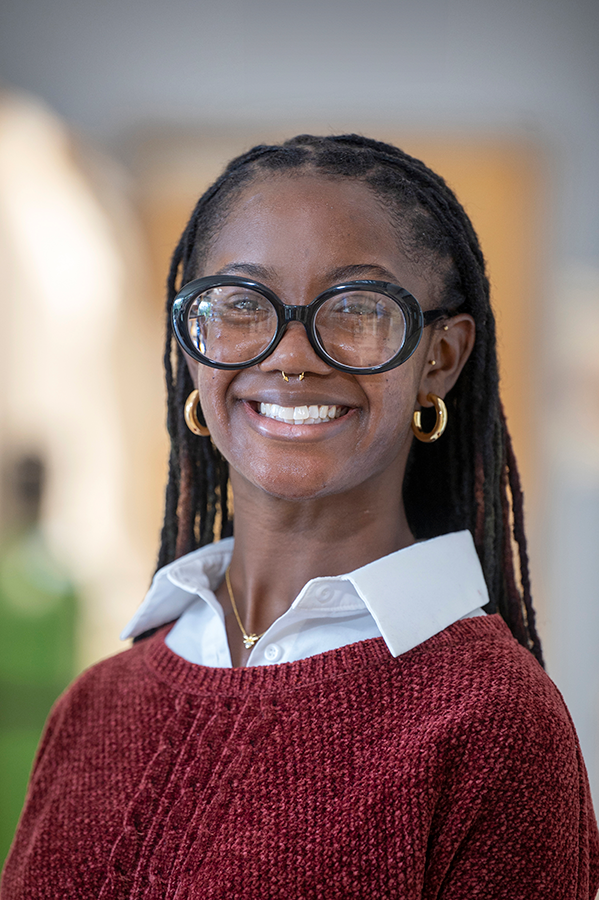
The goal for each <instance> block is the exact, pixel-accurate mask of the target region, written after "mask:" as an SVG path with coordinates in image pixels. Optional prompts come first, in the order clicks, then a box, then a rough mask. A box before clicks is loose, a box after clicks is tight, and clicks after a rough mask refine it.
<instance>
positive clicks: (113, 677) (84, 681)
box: [36, 629, 170, 765]
mask: <svg viewBox="0 0 599 900" xmlns="http://www.w3.org/2000/svg"><path fill="white" fill-rule="evenodd" d="M165 630H166V629H161V630H160V632H158V633H157V634H156V635H154V636H153V637H152V638H150V639H148V640H145V641H142V642H140V643H139V644H135V645H133V646H132V647H130V648H129V649H127V650H124V651H123V652H122V653H117V654H116V655H114V656H110V657H108V658H107V659H104V660H101V661H100V662H98V663H96V664H95V665H93V666H91V667H90V668H89V669H87V670H86V671H84V672H83V673H82V674H81V675H80V676H79V677H78V678H77V679H76V680H75V681H74V682H73V683H72V684H71V685H70V686H69V687H68V688H67V689H66V691H65V692H64V693H63V694H62V695H61V696H60V697H59V698H58V700H57V701H56V703H55V704H54V706H53V708H52V711H51V713H50V716H49V718H48V721H47V723H46V727H45V730H44V735H43V737H42V742H41V744H40V747H39V750H38V756H37V760H36V764H38V765H39V763H40V761H41V759H42V758H43V757H44V755H45V753H46V751H47V750H48V749H49V747H50V746H54V748H55V749H56V745H57V743H60V744H61V745H64V746H69V744H80V743H81V740H82V739H83V738H84V737H85V736H87V737H89V736H90V735H100V734H101V733H103V732H104V731H105V730H107V729H108V730H113V731H114V730H118V729H119V728H120V727H121V726H122V724H123V723H124V722H126V721H127V720H131V719H132V718H133V717H139V716H143V715H148V714H152V715H155V716H156V717H157V718H158V719H159V718H160V708H161V706H163V705H164V700H165V698H166V695H167V694H168V693H170V692H169V690H168V688H167V687H166V686H165V685H163V684H162V683H161V682H160V681H159V680H158V679H157V678H156V677H155V675H154V674H153V672H152V670H151V667H150V666H149V665H148V656H149V655H151V653H152V650H153V644H154V643H155V642H156V641H159V640H162V638H163V635H164V631H165Z"/></svg>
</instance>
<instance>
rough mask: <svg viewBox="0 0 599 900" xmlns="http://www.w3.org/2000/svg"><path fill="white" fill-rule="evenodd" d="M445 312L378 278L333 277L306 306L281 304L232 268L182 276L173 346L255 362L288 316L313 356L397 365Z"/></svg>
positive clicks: (353, 365)
mask: <svg viewBox="0 0 599 900" xmlns="http://www.w3.org/2000/svg"><path fill="white" fill-rule="evenodd" d="M447 315H449V312H448V310H446V309H441V308H439V309H431V310H427V311H426V312H425V313H423V311H422V309H421V307H420V304H419V303H418V301H417V300H416V298H415V297H413V296H412V294H410V293H409V292H408V291H406V290H404V288H402V287H399V286H398V285H396V284H389V283H387V282H386V281H348V282H346V283H344V284H336V285H335V286H334V287H331V288H329V289H328V290H326V291H323V293H322V294H319V295H318V297H316V299H315V300H313V301H312V302H311V303H309V304H308V305H307V306H288V305H287V304H286V303H283V302H282V300H280V299H279V297H277V295H276V294H275V293H273V291H271V290H270V289H269V288H267V287H266V286H265V285H263V284H260V283H259V282H257V281H250V280H248V279H247V278H237V277H235V276H233V275H224V276H209V277H207V278H197V279H196V280H195V281H190V282H189V284H186V285H185V287H183V288H182V289H181V290H180V291H179V293H178V294H177V296H176V297H175V301H174V304H173V311H172V316H173V328H174V331H175V335H176V337H177V340H178V342H179V344H180V346H181V347H182V349H183V350H184V351H185V352H186V353H188V354H189V355H190V356H191V357H193V359H196V360H197V361H198V362H201V363H203V364H204V365H206V366H212V367H213V368H215V369H244V368H247V367H248V366H255V365H256V364H257V363H260V362H262V360H263V359H266V357H267V356H269V355H270V354H271V353H272V352H273V350H274V349H275V347H276V346H277V344H278V343H279V341H280V340H281V338H282V337H283V335H284V333H285V330H286V328H287V326H288V325H289V324H290V323H291V322H300V323H301V324H302V325H303V326H304V328H305V329H306V334H307V335H308V340H309V341H310V344H311V345H312V347H313V349H314V351H315V352H316V353H317V354H318V356H319V357H320V358H321V359H323V360H324V361H325V362H326V363H328V365H330V366H333V367H334V368H335V369H340V370H341V371H342V372H350V373H352V374H355V375H359V374H363V375H370V374H375V373H377V372H386V371H388V370H389V369H393V368H395V367H396V366H400V365H401V364H402V363H404V362H405V361H406V360H407V359H409V358H410V356H411V355H412V353H413V352H414V351H415V349H416V347H417V346H418V344H419V342H420V338H421V337H422V330H423V328H424V327H425V326H426V325H430V324H431V322H434V321H435V320H437V319H440V318H442V317H444V316H447Z"/></svg>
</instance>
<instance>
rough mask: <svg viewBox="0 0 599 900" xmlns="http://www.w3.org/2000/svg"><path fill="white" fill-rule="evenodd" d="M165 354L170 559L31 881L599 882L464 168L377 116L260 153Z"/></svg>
mask: <svg viewBox="0 0 599 900" xmlns="http://www.w3.org/2000/svg"><path fill="white" fill-rule="evenodd" d="M175 295H176V296H175ZM175 338H176V341H175ZM165 365H166V370H167V383H168V395H169V396H168V410H169V412H168V423H169V431H170V434H171V440H172V452H171V462H170V477H169V484H168V488H167V499H166V515H165V523H164V529H163V538H162V548H161V552H160V560H159V565H160V568H159V570H158V572H157V573H156V576H155V579H154V582H153V585H152V588H151V590H150V592H149V594H148V596H147V598H146V600H145V601H144V603H143V604H142V606H141V608H140V610H139V611H138V613H137V615H136V616H135V618H134V620H133V621H132V622H131V623H130V625H129V626H128V629H127V630H126V636H132V637H134V640H135V644H134V646H133V647H132V649H130V650H128V651H127V652H125V653H123V654H121V655H120V656H117V657H113V658H111V659H108V660H106V661H105V662H103V663H100V664H99V665H97V666H95V667H94V668H92V669H91V670H90V671H89V672H87V673H86V674H85V675H83V676H82V677H81V678H80V679H79V680H78V682H77V683H76V684H75V685H74V686H73V687H72V688H71V689H70V691H69V692H68V693H67V694H66V695H65V696H64V697H63V698H62V699H61V700H60V701H59V702H58V704H57V705H56V707H55V709H54V712H53V714H52V716H51V718H50V721H49V724H48V726H47V729H46V733H45V736H44V739H43V741H42V745H41V748H40V751H39V754H38V758H37V761H36V765H35V769H34V773H33V777H32V782H31V787H30V791H29V795H28V800H27V804H26V807H25V811H24V813H23V817H22V820H21V824H20V828H19V831H18V833H17V837H16V839H15V843H14V846H13V850H12V854H11V856H10V858H9V861H8V863H7V866H6V872H5V875H4V882H3V893H2V898H3V900H9V898H10V900H20V898H25V897H27V898H29V897H44V898H45V897H60V898H67V897H69V898H70V897H73V898H75V897H77V898H81V897H98V898H102V900H108V898H115V900H116V898H125V897H126V898H148V900H149V898H173V900H175V898H177V900H179V898H181V900H182V898H236V897H243V898H283V897H284V898H289V897H302V898H304V897H305V898H312V897H313V898H316V897H319V898H337V897H338V898H342V897H343V898H346V897H359V898H364V897H393V898H401V900H412V898H413V900H416V898H418V900H424V898H426V900H432V898H436V900H462V898H463V900H471V898H474V897H481V898H482V897H484V898H493V900H499V898H506V900H507V898H509V900H514V898H517V897H518V898H519V897H522V898H552V900H557V898H568V900H574V898H577V900H581V898H584V900H588V898H591V897H594V895H595V891H596V889H597V886H598V884H599V845H598V835H597V828H596V823H595V819H594V816H593V811H592V807H591V801H590V796H589V790H588V784H587V779H586V773H585V769H584V764H583V761H582V758H581V755H580V749H579V746H578V742H577V739H576V735H575V733H574V729H573V727H572V724H571V721H570V718H569V716H568V713H567V711H566V709H565V707H564V704H563V701H562V699H561V697H560V695H559V693H558V692H557V690H556V689H555V687H554V686H553V684H552V683H551V681H550V680H549V679H548V677H547V676H546V675H545V673H544V671H543V668H542V659H541V649H540V644H539V640H538V637H537V633H536V630H535V624H534V613H533V608H532V605H531V600H530V591H529V583H528V573H527V561H526V549H525V538H524V530H523V522H522V498H521V493H520V488H519V483H518V474H517V469H516V463H515V460H514V456H513V453H512V449H511V444H510V439H509V435H508V432H507V428H506V425H505V419H504V417H503V413H502V409H501V404H500V401H499V395H498V377H497V362H496V354H495V335H494V322H493V315H492V312H491V308H490V305H489V290H488V282H487V279H486V277H485V268H484V261H483V257H482V254H481V251H480V248H479V245H478V242H477V239H476V235H475V233H474V231H473V229H472V226H471V224H470V222H469V220H468V218H467V216H466V214H465V213H464V211H463V209H462V208H461V206H460V205H459V203H458V202H457V200H456V199H455V197H454V195H453V194H452V192H451V191H450V190H449V189H448V187H447V186H446V185H445V183H444V182H443V180H442V179H441V178H439V177H438V176H436V175H435V174H433V173H432V172H431V171H430V170H429V169H427V168H426V167H425V166H424V165H423V164H422V163H421V162H419V161H417V160H415V159H412V158H411V157H409V156H407V155H406V154H404V153H402V152H401V151H399V150H397V149H396V148H394V147H391V146H389V145H387V144H381V143H377V142H375V141H371V140H367V139H365V138H361V137H357V136H354V135H350V136H340V137H325V138H317V137H311V136H300V137H297V138H295V139H293V140H291V141H288V142H287V143H285V144H283V145H282V146H260V147H256V148H254V149H253V150H251V151H250V152H249V153H247V154H245V155H244V156H241V157H239V158H238V159H236V160H234V161H233V162H232V163H231V164H230V165H229V166H228V168H227V170H226V171H225V173H224V174H223V175H222V177H221V178H219V179H218V181H217V182H216V183H215V184H214V185H213V186H212V187H211V188H210V189H209V190H208V191H207V192H206V194H205V195H204V196H203V197H202V198H201V199H200V201H199V203H198V205H197V207H196V209H195V211H194V213H193V215H192V218H191V220H190V222H189V224H188V226H187V228H186V230H185V233H184V234H183V237H182V238H181V241H180V243H179V246H178V247H177V250H176V251H175V255H174V258H173V264H172V269H171V274H170V279H169V303H168V323H167V344H166V353H165ZM233 504H234V510H235V529H234V532H235V538H234V542H233V538H232V537H231V535H232V534H233V524H232V523H233V519H232V508H233ZM512 523H513V525H512ZM512 531H513V537H514V539H515V543H516V545H517V548H518V557H519V561H518V565H517V566H515V563H514V559H513V551H512V547H513V542H512ZM219 539H220V540H219ZM198 548H199V549H198ZM173 623H174V624H173Z"/></svg>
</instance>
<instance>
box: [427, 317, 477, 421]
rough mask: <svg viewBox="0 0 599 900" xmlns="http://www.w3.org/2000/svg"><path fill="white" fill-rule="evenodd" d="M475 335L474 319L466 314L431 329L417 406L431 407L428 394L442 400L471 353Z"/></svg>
mask: <svg viewBox="0 0 599 900" xmlns="http://www.w3.org/2000/svg"><path fill="white" fill-rule="evenodd" d="M475 334H476V326H475V324H474V319H473V318H472V316H469V315H468V314H467V313H461V314H460V315H459V316H453V317H452V318H451V319H446V320H445V321H444V322H443V323H442V324H440V325H437V326H436V327H435V328H434V330H433V333H432V336H431V339H430V342H429V345H428V350H427V358H426V361H425V363H424V368H423V370H422V377H421V379H420V386H419V388H418V403H419V404H420V406H431V403H430V401H429V400H427V399H426V398H427V395H428V394H436V395H437V397H441V398H444V397H445V395H446V394H447V393H448V392H449V391H450V390H451V388H452V387H453V386H454V384H455V383H456V381H457V380H458V377H459V375H460V372H461V371H462V369H463V368H464V366H465V364H466V361H467V359H468V357H469V356H470V354H471V352H472V348H473V346H474V338H475Z"/></svg>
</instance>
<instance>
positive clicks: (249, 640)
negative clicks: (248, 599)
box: [225, 566, 266, 650]
mask: <svg viewBox="0 0 599 900" xmlns="http://www.w3.org/2000/svg"><path fill="white" fill-rule="evenodd" d="M230 568H231V566H228V567H227V571H226V572H225V581H226V583H227V590H228V591H229V599H230V601H231V606H232V607H233V612H234V613H235V618H236V619H237V624H238V625H239V627H240V628H241V633H242V635H243V646H244V647H245V649H246V650H251V649H252V647H253V646H254V644H255V643H256V642H257V641H259V640H260V638H261V637H263V636H264V635H265V634H266V632H265V631H263V632H262V634H248V633H247V631H246V630H245V628H244V627H243V622H242V621H241V619H240V617H239V613H238V612H237V605H236V603H235V597H234V596H233V588H232V587H231V578H230V577H229V569H230Z"/></svg>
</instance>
